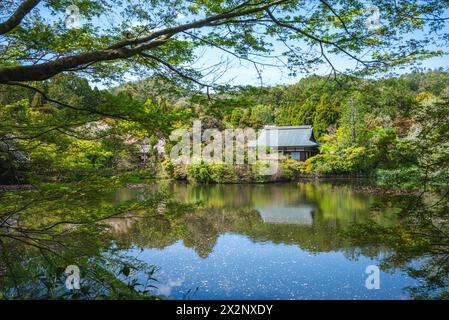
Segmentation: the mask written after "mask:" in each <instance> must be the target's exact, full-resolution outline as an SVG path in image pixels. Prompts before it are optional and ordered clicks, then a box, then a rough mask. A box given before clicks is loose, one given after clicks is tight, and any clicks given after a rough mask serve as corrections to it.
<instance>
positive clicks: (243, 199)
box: [109, 182, 418, 299]
mask: <svg viewBox="0 0 449 320" xmlns="http://www.w3.org/2000/svg"><path fill="white" fill-rule="evenodd" d="M160 188H161V189H164V192H166V193H168V194H170V195H172V196H173V198H174V199H175V200H176V201H177V202H180V203H184V204H194V205H195V207H194V209H191V210H188V211H187V212H185V213H183V214H180V215H177V216H175V217H173V218H171V219H170V220H169V221H165V222H161V221H160V219H154V220H145V222H143V221H135V220H133V219H132V218H131V219H121V220H119V219H117V220H111V221H109V223H110V225H111V226H112V230H113V233H114V235H115V237H116V243H117V244H119V245H118V246H119V247H120V248H122V249H121V250H122V252H123V253H125V254H127V255H130V256H133V257H136V258H138V259H139V260H142V261H144V262H146V263H148V264H151V265H154V266H157V271H156V273H155V278H156V279H157V280H158V282H157V283H155V284H154V285H155V286H156V287H157V288H156V289H155V290H156V292H157V293H159V294H163V295H166V296H169V297H170V298H174V299H408V298H410V296H409V294H408V292H407V291H406V290H405V288H406V287H409V286H415V285H417V284H418V281H417V280H415V279H414V278H412V277H410V276H409V275H408V274H407V273H405V272H403V271H401V270H400V269H399V270H392V271H389V272H384V271H380V276H379V286H380V288H379V289H368V288H367V287H366V286H365V282H366V279H367V278H368V276H369V274H368V273H366V272H365V271H366V269H367V267H368V266H371V265H374V266H379V265H380V263H381V260H382V259H383V258H385V257H386V256H388V255H389V254H390V252H389V249H388V248H386V247H380V248H379V246H374V245H371V244H369V243H368V244H366V245H363V246H355V245H353V244H352V243H351V242H350V241H348V239H347V237H345V235H344V230H345V229H346V228H348V227H349V226H350V225H351V224H353V223H355V222H358V223H360V222H365V221H367V220H368V219H369V218H370V212H371V208H372V206H373V205H375V204H376V203H379V202H382V201H383V199H382V197H379V196H370V195H367V194H363V193H360V192H356V191H355V190H354V188H353V187H352V186H351V185H347V184H341V183H340V184H335V183H325V182H320V183H319V182H304V183H282V184H267V185H210V186H193V185H188V184H168V185H163V186H153V187H152V188H151V189H152V191H151V192H149V191H148V188H140V189H139V188H137V189H120V190H118V191H117V192H116V193H115V195H114V201H115V202H117V203H120V202H122V201H126V200H129V199H135V198H145V197H148V193H152V192H154V191H155V190H158V189H160ZM157 209H158V212H159V214H160V215H164V214H165V213H164V212H165V211H166V210H167V208H166V204H165V203H164V201H163V200H161V201H160V202H159V203H158V204H157ZM390 211H391V210H388V209H385V210H384V211H383V212H382V213H381V214H377V215H376V216H375V217H374V219H375V220H376V221H377V222H379V223H381V224H384V225H388V224H391V223H394V221H393V220H392V218H391V217H390V216H391V212H390ZM120 244H121V245H120ZM124 244H126V245H124ZM138 277H139V275H138Z"/></svg>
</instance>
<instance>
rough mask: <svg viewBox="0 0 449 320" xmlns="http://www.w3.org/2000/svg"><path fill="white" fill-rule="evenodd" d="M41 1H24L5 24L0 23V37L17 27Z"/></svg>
mask: <svg viewBox="0 0 449 320" xmlns="http://www.w3.org/2000/svg"><path fill="white" fill-rule="evenodd" d="M39 2H41V0H24V1H23V2H22V3H21V4H20V5H19V7H18V8H17V9H16V11H15V12H14V13H13V15H12V16H11V17H9V19H8V20H6V21H5V22H2V23H0V35H2V34H5V33H7V32H9V31H11V30H12V29H14V28H15V27H17V26H18V25H19V24H20V23H21V22H22V20H23V18H25V16H26V15H27V14H28V13H30V11H31V10H33V8H34V7H35V6H37V5H38V4H39Z"/></svg>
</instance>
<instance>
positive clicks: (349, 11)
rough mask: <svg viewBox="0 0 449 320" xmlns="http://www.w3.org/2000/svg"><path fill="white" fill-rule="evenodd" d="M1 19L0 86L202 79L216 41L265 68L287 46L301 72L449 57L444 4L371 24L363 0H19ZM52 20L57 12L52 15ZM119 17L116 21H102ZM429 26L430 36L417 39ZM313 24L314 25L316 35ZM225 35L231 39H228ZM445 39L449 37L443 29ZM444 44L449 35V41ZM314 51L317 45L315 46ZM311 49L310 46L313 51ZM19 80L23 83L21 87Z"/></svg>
mask: <svg viewBox="0 0 449 320" xmlns="http://www.w3.org/2000/svg"><path fill="white" fill-rule="evenodd" d="M73 3H74V4H75V5H77V6H78V9H79V11H80V12H79V14H80V18H82V25H81V27H79V28H72V27H70V26H71V25H70V24H67V23H66V24H65V23H64V22H65V20H66V19H67V16H66V14H65V11H66V8H67V7H68V6H69V5H73ZM9 4H10V5H9V6H8V8H6V7H2V16H3V17H6V18H4V19H3V21H2V22H0V36H1V37H2V48H1V49H0V57H1V58H0V59H1V67H0V83H5V84H6V83H8V84H13V83H15V82H21V81H42V80H46V79H49V78H51V77H53V76H55V75H57V74H59V73H61V72H78V73H81V72H82V73H85V74H88V75H89V76H90V77H92V78H94V79H104V78H105V77H108V78H115V79H116V78H117V77H118V76H119V75H122V76H123V75H124V74H126V73H127V72H130V71H137V70H139V71H142V74H146V75H148V71H149V72H154V71H155V70H157V69H165V70H166V71H169V72H171V73H173V74H176V75H178V76H181V77H183V78H186V79H189V80H191V81H194V82H196V83H198V84H201V82H200V81H198V78H199V77H200V75H199V73H198V72H196V71H195V70H193V69H192V68H187V67H185V66H186V64H189V63H192V62H193V61H194V60H195V58H196V52H197V51H196V49H197V48H198V47H215V48H218V49H219V50H222V51H223V52H225V53H227V54H230V55H232V56H234V57H237V58H239V59H242V60H247V61H251V62H253V63H255V64H257V63H262V61H261V60H260V59H257V57H258V56H259V55H261V54H263V55H267V54H268V55H269V54H270V47H271V45H270V43H271V42H273V41H277V42H281V43H285V47H286V51H285V52H284V55H285V56H286V57H288V63H289V64H290V66H291V67H292V71H293V72H297V71H298V70H308V69H309V68H310V67H312V66H315V65H317V64H328V65H329V66H330V67H331V68H332V70H333V71H334V73H337V72H338V70H337V69H336V68H335V67H334V65H333V64H332V62H331V58H332V56H334V55H343V56H345V57H346V58H348V59H349V60H352V61H353V62H354V63H357V64H358V65H359V66H360V67H356V68H354V70H353V71H358V72H360V71H368V72H373V71H379V69H380V70H385V68H389V67H392V66H396V65H398V64H401V63H409V62H413V61H416V60H418V59H421V58H424V57H428V56H432V55H435V54H443V53H444V52H442V51H441V50H431V49H429V48H430V46H429V42H433V43H435V44H440V46H439V47H440V48H442V47H444V46H442V45H441V44H442V43H440V42H438V41H439V40H440V39H444V36H442V37H436V36H435V37H432V36H433V35H434V34H436V33H437V32H443V33H445V32H446V29H444V27H445V19H444V17H442V15H443V14H444V12H445V10H446V6H447V5H446V3H445V2H444V1H436V0H433V1H414V2H413V3H410V2H409V1H387V0H386V1H378V2H376V5H377V8H378V9H379V13H380V16H381V17H382V19H381V20H380V21H379V24H378V26H377V27H376V28H372V27H371V25H369V24H367V23H366V20H367V19H368V18H369V15H370V14H369V12H368V11H367V10H365V9H364V8H365V7H364V3H363V2H362V1H350V2H348V1H343V0H334V1H324V0H320V1H318V0H317V1H303V0H262V1H237V0H221V1H210V0H199V1H189V2H187V1H182V0H169V1H167V0H164V1H159V0H155V1H151V3H149V2H147V1H144V0H140V1H135V2H133V3H132V4H131V3H126V2H125V3H123V2H122V1H120V0H101V1H94V0H86V1H74V2H73V1H71V0H70V1H69V0H60V1H52V0H10V1H9ZM50 16H52V17H54V18H52V19H49V17H50ZM105 17H108V18H110V17H113V18H112V19H113V23H112V26H109V25H107V24H105V23H101V24H99V23H98V22H99V21H101V20H100V19H102V18H105ZM424 25H425V26H426V27H428V33H427V34H426V35H425V36H424V37H423V39H421V40H420V39H418V38H416V37H415V38H413V37H412V38H413V40H407V37H406V35H413V32H415V31H416V30H422V28H423V26H424ZM312 30H313V31H312ZM224 34H225V35H224ZM439 35H441V34H439ZM443 41H444V40H443ZM307 47H310V48H311V49H315V50H307V49H306V48H307ZM306 52H309V53H308V54H307V53H306ZM15 84H17V83H15Z"/></svg>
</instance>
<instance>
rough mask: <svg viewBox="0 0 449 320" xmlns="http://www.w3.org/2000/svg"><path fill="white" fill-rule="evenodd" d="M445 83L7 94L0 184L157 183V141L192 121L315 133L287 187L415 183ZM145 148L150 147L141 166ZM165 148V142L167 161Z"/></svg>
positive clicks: (401, 80) (51, 86)
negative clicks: (314, 177) (395, 174)
mask: <svg viewBox="0 0 449 320" xmlns="http://www.w3.org/2000/svg"><path fill="white" fill-rule="evenodd" d="M448 83H449V74H448V73H446V72H444V71H437V70H435V71H427V72H414V73H410V74H406V75H403V76H397V77H390V78H382V79H377V80H374V79H373V80H362V79H357V78H339V79H338V81H335V80H333V79H329V78H327V77H320V76H309V77H306V78H304V79H302V80H300V81H299V82H298V83H296V84H294V85H289V86H276V87H235V88H226V91H224V92H222V93H214V94H213V95H211V96H210V97H207V96H206V95H205V94H204V93H198V92H194V91H189V90H188V89H186V88H182V87H180V86H176V85H175V84H174V83H171V82H169V80H167V79H163V78H160V79H154V78H153V79H148V80H143V81H139V82H133V83H128V84H126V85H122V86H120V87H116V88H114V89H113V90H98V89H96V88H95V89H92V88H91V87H90V85H89V83H88V81H87V80H85V79H82V78H79V77H68V76H57V77H55V78H54V79H52V80H50V81H47V82H46V83H45V87H44V89H43V91H42V92H36V93H35V92H30V91H29V90H27V89H26V88H20V87H19V88H15V90H14V91H11V90H9V88H8V90H6V88H5V87H3V90H2V94H1V101H2V104H3V106H4V108H3V110H4V111H3V112H2V124H3V128H2V149H1V154H2V157H1V162H0V164H1V166H2V168H4V169H3V170H2V183H21V182H22V183H25V182H26V181H30V179H32V177H31V175H30V173H36V172H39V173H41V174H42V176H45V177H46V180H48V179H49V178H50V179H53V180H55V181H58V180H61V179H62V180H70V179H79V178H81V177H82V176H89V175H92V174H101V172H103V174H105V175H111V174H117V173H120V172H127V171H130V170H143V171H145V173H143V174H147V175H148V177H154V176H155V175H156V174H157V171H158V170H161V168H160V163H161V162H162V161H164V160H166V159H165V158H166V157H167V156H164V155H160V154H158V152H157V150H156V149H155V145H156V144H157V142H158V141H159V140H160V139H165V140H168V135H169V133H170V131H171V130H173V129H175V128H179V127H186V128H189V127H190V126H191V125H192V122H193V120H195V119H200V120H202V123H203V125H204V126H205V127H206V128H207V127H211V128H213V127H218V128H221V129H224V128H227V127H240V128H245V127H251V128H255V129H259V128H261V127H263V126H264V125H273V124H275V125H281V126H282V125H312V126H313V128H314V134H315V137H316V138H317V140H318V141H319V142H320V143H321V147H320V150H321V154H319V155H317V156H315V157H313V158H311V159H309V160H307V161H306V163H301V164H298V163H293V162H287V165H290V167H288V168H287V169H286V170H285V171H289V172H288V173H286V175H287V176H288V177H287V178H288V179H292V178H294V177H295V176H298V175H299V174H301V173H302V174H356V175H357V174H358V175H360V174H362V175H372V174H374V173H379V174H382V175H385V174H388V170H390V171H391V170H393V171H394V170H397V169H403V170H405V172H407V175H409V174H410V172H414V168H415V166H416V165H417V158H418V155H419V154H420V153H418V152H420V151H418V149H417V148H418V145H419V144H420V143H422V141H420V140H419V139H420V138H419V137H418V135H419V133H420V132H421V131H422V127H423V126H424V125H425V124H424V123H421V122H420V119H421V117H422V115H423V114H424V113H426V112H427V111H426V110H428V109H429V108H431V107H432V106H434V105H439V104H441V103H443V104H444V103H445V102H446V101H447V99H448V96H449V85H448ZM45 97H52V99H59V100H64V101H66V102H67V105H68V106H70V107H64V106H61V105H59V104H57V103H54V102H52V101H51V100H48V99H45ZM92 111H93V112H92ZM155 127H157V128H158V131H154V129H153V128H155ZM11 129H13V130H11ZM143 143H146V144H149V145H151V148H150V149H149V151H148V157H149V160H148V161H146V162H145V163H143V162H142V160H141V155H142V154H141V153H139V148H140V146H141V145H142V144H143ZM169 148H170V143H167V144H166V146H165V149H166V150H165V154H166V155H168V154H169V151H170V150H169ZM217 169H223V168H222V167H219V168H217ZM225 169H226V168H225ZM226 170H229V168H227V169H226ZM292 170H294V171H295V170H296V172H295V173H291V172H290V171H292ZM410 170H411V171H410ZM141 173H142V172H141ZM230 176H231V177H232V176H233V174H230ZM218 180H220V179H218ZM207 181H209V182H211V181H213V180H207V179H206V180H205V181H204V182H207ZM236 181H238V179H237V180H236V179H231V180H230V181H226V178H223V179H221V180H220V181H217V182H236Z"/></svg>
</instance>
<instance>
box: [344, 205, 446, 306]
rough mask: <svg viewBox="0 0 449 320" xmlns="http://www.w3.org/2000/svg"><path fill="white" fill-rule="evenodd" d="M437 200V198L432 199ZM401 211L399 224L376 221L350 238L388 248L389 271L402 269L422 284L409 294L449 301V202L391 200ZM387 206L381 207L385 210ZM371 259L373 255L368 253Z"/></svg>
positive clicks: (355, 230) (354, 229)
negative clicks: (381, 223)
mask: <svg viewBox="0 0 449 320" xmlns="http://www.w3.org/2000/svg"><path fill="white" fill-rule="evenodd" d="M432 198H433V197H432ZM389 201H392V202H394V203H395V204H396V206H397V207H398V208H400V209H399V211H398V213H397V214H396V218H397V221H398V223H391V224H388V225H380V224H379V223H377V222H375V221H372V220H370V221H367V222H365V223H361V224H356V225H354V226H353V227H352V228H351V229H350V230H349V231H348V235H349V236H350V238H351V239H352V241H353V243H354V244H356V245H364V244H367V245H371V246H372V245H373V244H376V245H377V246H381V245H383V246H388V247H390V248H391V249H392V250H391V251H389V254H388V255H386V257H385V258H384V259H383V260H382V267H383V268H384V269H385V270H393V269H396V268H399V269H401V270H404V271H406V272H407V273H408V274H409V275H410V276H412V277H414V278H416V279H419V280H421V281H420V285H418V286H414V287H410V288H408V290H409V291H410V293H411V295H412V296H413V297H415V298H440V299H448V298H449V249H448V248H449V224H448V212H449V200H448V199H446V198H445V197H443V198H439V199H437V200H433V201H430V202H431V203H430V204H429V198H424V197H418V198H416V197H415V198H408V197H407V198H404V197H398V196H392V197H390V199H389ZM384 206H385V204H383V205H379V206H378V210H381V209H382V208H383V207H384ZM364 254H366V255H369V252H364Z"/></svg>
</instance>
